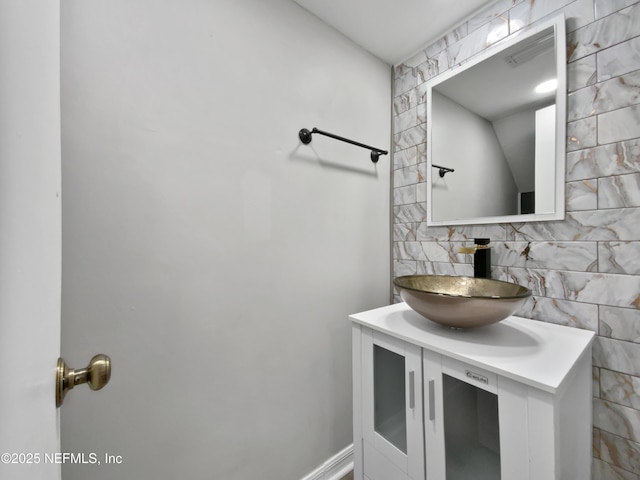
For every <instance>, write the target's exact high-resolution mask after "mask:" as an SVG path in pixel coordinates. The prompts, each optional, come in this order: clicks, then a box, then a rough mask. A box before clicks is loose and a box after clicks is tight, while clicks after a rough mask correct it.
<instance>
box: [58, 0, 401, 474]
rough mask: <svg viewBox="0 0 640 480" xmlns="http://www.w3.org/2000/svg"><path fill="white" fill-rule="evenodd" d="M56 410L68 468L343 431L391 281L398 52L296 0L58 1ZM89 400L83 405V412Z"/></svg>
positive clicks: (307, 448) (298, 461)
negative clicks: (60, 192) (358, 364)
mask: <svg viewBox="0 0 640 480" xmlns="http://www.w3.org/2000/svg"><path fill="white" fill-rule="evenodd" d="M62 10H63V12H62V103H63V111H62V120H63V188H64V203H63V343H62V350H63V353H64V354H65V355H66V356H68V357H69V358H68V360H69V363H70V364H76V365H78V366H82V365H84V364H86V362H87V361H88V359H89V358H90V357H91V355H93V354H94V353H97V352H104V353H107V354H109V355H111V357H112V360H113V376H112V380H111V383H110V384H109V385H108V386H107V387H106V388H105V389H104V390H103V391H101V392H100V393H99V394H96V393H90V391H89V389H78V390H77V391H74V392H73V393H72V394H70V395H69V396H68V399H67V402H66V404H65V406H64V407H65V409H64V411H63V413H62V423H63V425H62V427H63V430H62V442H63V449H64V450H66V451H85V452H91V451H95V452H98V453H100V452H108V453H111V454H114V455H122V456H123V463H122V465H119V466H105V465H102V466H100V467H88V466H85V467H83V466H81V465H70V466H65V468H64V469H63V474H64V476H65V480H72V479H76V478H89V476H90V478H92V479H93V480H99V479H101V478H114V476H117V477H118V478H138V479H155V478H183V479H201V478H216V479H217V478H220V479H222V478H224V479H225V480H234V479H238V480H240V479H242V480H246V479H257V478H263V479H276V478H278V479H296V478H301V477H303V476H304V475H305V474H306V473H308V472H309V471H311V470H312V469H313V468H315V467H316V466H317V465H319V464H321V463H322V462H323V461H324V460H326V459H327V458H328V457H330V456H331V455H333V454H335V453H337V452H338V451H340V450H341V449H342V448H343V447H345V446H347V445H349V444H350V443H351V441H352V434H351V365H350V345H351V344H350V327H349V322H348V320H347V315H348V314H349V313H351V312H355V311H359V310H363V309H368V308H373V307H376V306H380V305H383V304H386V303H388V301H389V283H388V279H389V188H390V187H389V158H388V157H382V158H381V159H380V162H379V163H378V165H377V166H374V165H373V164H372V163H371V162H370V160H369V153H368V151H366V150H363V149H360V148H356V147H353V146H350V145H347V144H343V143H340V142H336V141H335V140H331V139H328V138H326V137H320V136H314V139H313V142H312V143H311V145H309V146H305V145H301V144H300V142H299V140H298V137H297V134H298V130H299V129H301V128H303V127H306V128H312V127H318V128H321V129H325V130H327V131H330V132H334V133H337V134H340V135H344V136H347V137H351V138H354V139H356V140H358V141H361V142H363V143H368V144H372V145H374V146H377V147H380V148H385V149H386V148H387V147H388V141H389V134H390V126H389V118H390V110H389V103H390V102H389V97H390V68H389V67H388V66H387V65H385V64H383V63H381V62H380V61H379V60H377V59H375V58H374V57H372V56H370V55H369V54H366V53H365V52H364V51H362V50H361V49H359V48H358V47H356V46H355V45H354V44H352V43H351V42H349V41H347V40H346V39H344V38H343V37H341V36H339V35H338V34H337V33H336V32H335V31H334V30H332V29H330V28H329V27H327V26H326V25H324V24H322V23H321V22H320V21H319V20H317V19H316V18H315V17H313V16H311V15H309V14H308V13H306V12H305V11H304V10H302V9H301V8H300V7H298V6H297V5H295V4H294V3H293V2H290V1H289V0H286V1H285V0H278V1H271V2H263V1H259V0H245V1H242V2H238V1H235V0H234V1H222V0H219V1H215V2H202V1H199V0H187V1H182V2H168V1H162V2H158V1H156V0H139V1H137V2H130V1H128V0H114V1H110V2H105V1H99V0H67V1H65V2H64V3H63V9H62ZM79 418H83V421H81V422H80V421H79V420H78V419H79Z"/></svg>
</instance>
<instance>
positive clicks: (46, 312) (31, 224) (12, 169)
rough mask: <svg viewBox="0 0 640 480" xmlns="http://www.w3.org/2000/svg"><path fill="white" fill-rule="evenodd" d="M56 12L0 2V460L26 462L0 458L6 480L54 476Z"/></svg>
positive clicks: (44, 5)
mask: <svg viewBox="0 0 640 480" xmlns="http://www.w3.org/2000/svg"><path fill="white" fill-rule="evenodd" d="M59 10H60V6H59V3H58V2H57V1H50V0H24V1H20V2H15V1H12V0H0V365H1V366H2V368H0V385H1V387H0V454H20V453H23V454H32V455H31V456H28V457H16V456H10V457H9V460H11V461H17V462H18V463H15V464H12V463H10V464H7V463H5V461H6V458H5V457H4V456H3V458H2V461H0V478H3V479H4V478H7V479H8V478H11V479H13V480H40V479H43V480H44V479H46V480H54V479H55V478H58V476H59V466H58V465H56V464H53V463H45V461H44V457H43V456H44V454H45V453H48V454H52V453H55V452H56V451H57V450H58V447H59V445H58V423H57V418H58V417H57V414H56V407H55V395H54V376H55V367H56V361H57V359H58V355H59V352H60V253H61V246H60V207H61V205H60V82H59V78H60V68H59V65H60V63H59V62H60V60H59V59H60V57H59ZM23 461H25V462H26V461H31V463H22V462H23Z"/></svg>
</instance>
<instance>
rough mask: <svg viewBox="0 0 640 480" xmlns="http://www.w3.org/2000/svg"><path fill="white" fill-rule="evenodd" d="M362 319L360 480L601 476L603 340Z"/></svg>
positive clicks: (404, 317)
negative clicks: (597, 450)
mask: <svg viewBox="0 0 640 480" xmlns="http://www.w3.org/2000/svg"><path fill="white" fill-rule="evenodd" d="M350 319H351V320H352V322H353V367H354V375H353V384H354V392H353V393H354V457H355V478H356V479H368V480H408V479H411V480H423V479H428V480H471V479H473V480H485V479H486V480H489V479H491V480H553V479H557V480H574V479H575V480H583V479H585V478H590V467H591V431H592V427H591V395H592V392H591V343H592V341H593V337H594V334H593V332H588V331H584V330H579V329H574V328H569V327H563V326H558V325H553V324H549V323H545V322H538V321H534V320H527V319H523V318H518V317H509V318H508V319H506V320H503V321H502V322H500V323H497V324H495V325H491V326H488V327H482V328H478V329H470V330H451V329H448V328H446V327H443V326H441V325H438V324H435V323H433V322H430V321H428V320H426V319H425V318H423V317H421V316H420V315H418V314H417V313H415V312H414V311H412V310H411V309H410V308H409V307H407V306H406V305H405V304H402V303H401V304H396V305H390V306H388V307H383V308H379V309H375V310H371V311H368V312H362V313H359V314H355V315H352V316H350Z"/></svg>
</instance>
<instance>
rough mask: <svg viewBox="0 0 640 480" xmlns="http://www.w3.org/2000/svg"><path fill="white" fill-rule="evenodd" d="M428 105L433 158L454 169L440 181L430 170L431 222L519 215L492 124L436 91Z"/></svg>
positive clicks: (510, 181)
mask: <svg viewBox="0 0 640 480" xmlns="http://www.w3.org/2000/svg"><path fill="white" fill-rule="evenodd" d="M432 102H433V105H432V109H433V111H434V112H436V111H437V112H436V113H435V114H434V116H436V118H438V122H434V124H433V127H432V142H431V148H432V158H437V159H446V161H444V160H438V161H437V162H434V163H436V164H437V165H441V166H443V167H448V168H453V169H454V170H455V172H453V173H448V174H446V175H445V176H444V177H442V178H441V177H440V176H439V175H438V170H437V169H433V172H432V175H433V181H432V188H433V190H432V202H433V204H432V205H431V206H430V208H432V212H433V217H432V218H433V220H435V221H442V220H450V219H461V218H472V217H488V216H498V215H508V214H512V213H517V208H518V195H517V193H518V192H517V188H516V185H515V182H514V180H513V176H512V175H511V170H510V169H509V165H508V163H507V160H506V158H505V157H504V154H503V153H502V150H501V148H500V143H499V142H498V139H497V137H496V134H495V132H494V130H493V126H492V125H491V123H490V122H489V121H487V120H486V119H484V118H482V117H480V116H478V115H476V114H474V113H473V112H471V111H469V110H467V109H465V108H464V107H462V106H460V105H459V104H457V103H455V102H453V101H452V100H451V99H449V98H447V97H445V96H444V95H441V94H439V93H438V92H435V91H434V92H433V101H432ZM453 125H455V128H452V126H453ZM459 132H464V142H462V141H460V137H459ZM461 192H462V194H461Z"/></svg>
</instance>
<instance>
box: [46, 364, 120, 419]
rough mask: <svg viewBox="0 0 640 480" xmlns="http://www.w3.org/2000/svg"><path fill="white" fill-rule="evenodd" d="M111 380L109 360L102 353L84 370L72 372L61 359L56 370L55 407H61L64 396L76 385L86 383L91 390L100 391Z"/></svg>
mask: <svg viewBox="0 0 640 480" xmlns="http://www.w3.org/2000/svg"><path fill="white" fill-rule="evenodd" d="M110 378H111V359H110V358H109V357H108V356H107V355H104V354H102V353H99V354H98V355H94V357H93V358H92V359H91V361H90V362H89V365H88V366H87V367H86V368H82V369H80V370H74V369H72V368H69V367H67V364H66V363H65V361H64V359H63V358H62V357H60V358H58V368H57V369H56V407H59V406H60V405H62V402H63V401H64V396H65V395H66V394H67V392H68V391H69V390H71V389H72V388H73V387H75V386H76V385H82V384H83V383H88V384H89V388H90V389H91V390H100V389H101V388H102V387H104V386H105V385H106V384H107V383H109V379H110Z"/></svg>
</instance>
